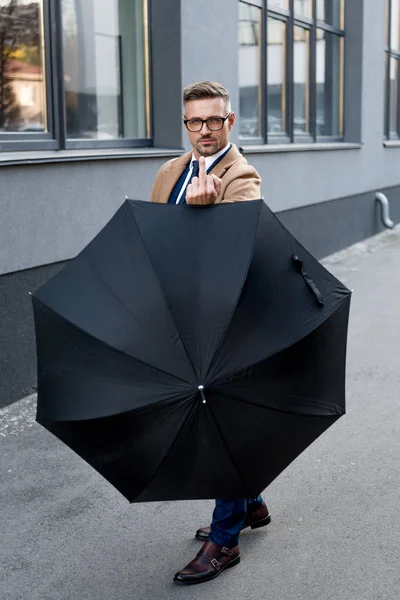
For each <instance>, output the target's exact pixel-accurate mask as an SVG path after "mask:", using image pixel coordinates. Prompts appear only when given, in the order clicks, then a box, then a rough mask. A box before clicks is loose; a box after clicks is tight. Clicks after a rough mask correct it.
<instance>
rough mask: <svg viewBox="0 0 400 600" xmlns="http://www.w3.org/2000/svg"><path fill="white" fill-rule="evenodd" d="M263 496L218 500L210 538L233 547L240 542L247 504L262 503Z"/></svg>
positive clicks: (222, 544) (219, 543) (217, 542)
mask: <svg viewBox="0 0 400 600" xmlns="http://www.w3.org/2000/svg"><path fill="white" fill-rule="evenodd" d="M262 501H263V500H262V498H261V496H258V497H257V498H252V499H246V498H238V499H236V500H220V499H218V500H216V501H215V509H214V512H213V518H212V523H211V532H210V535H209V537H208V539H209V540H210V541H211V542H214V543H215V544H218V545H219V546H226V547H227V548H233V547H234V546H237V545H238V543H239V534H240V531H241V529H242V527H243V525H244V523H245V521H246V516H247V505H248V504H252V503H253V502H257V503H259V504H261V502H262Z"/></svg>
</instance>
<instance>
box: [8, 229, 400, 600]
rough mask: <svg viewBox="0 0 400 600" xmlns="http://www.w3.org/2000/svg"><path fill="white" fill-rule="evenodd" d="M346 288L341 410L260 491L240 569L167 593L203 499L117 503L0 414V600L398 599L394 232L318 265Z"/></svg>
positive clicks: (27, 421)
mask: <svg viewBox="0 0 400 600" xmlns="http://www.w3.org/2000/svg"><path fill="white" fill-rule="evenodd" d="M323 263H324V264H325V265H326V266H327V268H328V269H329V270H331V271H332V272H333V273H334V274H335V275H336V276H337V277H338V278H339V279H341V280H342V281H343V282H344V283H345V284H346V285H347V286H348V287H349V288H350V289H354V294H353V298H352V307H351V314H350V330H349V344H348V368H347V415H346V416H344V417H343V418H341V419H340V420H339V421H338V422H337V423H336V424H335V425H334V426H333V427H331V428H330V429H329V430H328V431H327V432H326V433H325V434H324V435H322V436H321V438H319V439H318V440H317V441H316V442H315V443H314V444H313V445H312V446H311V447H310V448H308V449H307V450H306V451H305V452H304V453H303V454H302V455H301V456H300V457H299V458H298V459H297V460H296V461H295V462H294V463H292V464H291V465H290V467H289V468H288V469H287V470H286V471H285V472H284V473H283V474H282V475H280V476H279V477H278V478H277V479H276V480H275V481H274V482H273V483H272V484H271V485H270V486H269V488H268V489H267V490H266V492H265V494H264V499H265V501H266V502H267V504H268V507H269V509H270V512H271V516H272V523H271V524H270V525H269V526H268V527H265V528H262V529H259V530H255V531H250V530H246V532H244V533H243V534H242V536H241V543H240V548H241V563H240V565H238V566H237V567H235V568H233V569H231V570H228V571H226V572H224V573H222V574H221V576H220V577H218V578H217V579H216V580H214V581H211V582H208V583H204V584H202V585H199V586H190V587H179V586H178V585H177V584H174V583H173V582H172V578H173V575H174V573H175V572H176V571H177V570H179V569H181V568H182V567H183V566H184V565H185V564H186V563H187V562H189V560H191V559H192V558H193V557H194V555H195V554H196V552H197V551H198V549H199V548H200V543H199V542H198V541H196V540H195V539H194V532H195V530H196V529H197V528H198V527H200V526H203V525H207V524H208V523H209V522H210V517H211V512H212V508H213V502H211V501H201V502H200V501H198V502H163V503H153V504H136V505H135V504H133V505H129V503H128V502H127V501H126V500H125V499H124V498H123V497H122V496H120V495H119V494H118V492H117V491H116V490H114V489H113V488H112V487H111V486H110V484H108V483H107V482H106V481H105V480H103V479H102V478H101V477H100V475H98V474H97V473H96V472H95V471H94V470H92V469H91V468H90V467H89V466H88V465H87V464H86V463H84V462H83V461H82V460H81V459H80V458H79V457H77V456H76V455H75V454H74V453H73V452H72V451H71V450H69V449H68V448H67V447H66V446H64V445H63V444H62V443H61V442H59V441H58V440H57V439H56V438H54V437H53V436H52V435H51V434H50V433H48V432H47V431H45V430H44V429H43V428H42V427H40V426H39V425H38V424H36V423H35V422H34V414H35V400H36V398H35V396H34V395H33V396H30V397H28V398H26V399H24V400H22V401H20V402H17V403H16V404H14V405H11V406H9V407H7V408H5V409H2V410H0V457H1V458H0V477H1V487H0V506H1V524H0V540H1V541H0V544H1V545H0V598H1V600H153V599H154V600H167V599H171V598H174V599H176V600H180V599H181V598H182V599H183V598H187V597H190V598H191V599H193V600H197V599H200V598H204V597H207V596H208V597H210V598H213V599H214V598H221V599H224V600H227V599H228V598H234V599H235V600H256V599H257V600H258V599H262V600H399V598H400V568H399V565H400V543H399V540H400V510H399V496H400V493H399V492H400V343H399V342H400V310H399V306H400V228H399V227H397V228H396V229H395V230H394V231H390V232H389V231H387V232H384V233H383V234H380V235H379V236H376V237H375V238H371V239H370V240H366V241H364V242H361V243H359V244H357V245H356V246H354V247H352V248H350V249H347V250H344V251H342V252H339V253H338V254H336V255H334V256H332V257H329V258H327V259H325V260H324V261H323Z"/></svg>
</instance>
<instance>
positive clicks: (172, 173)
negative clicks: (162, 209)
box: [157, 152, 192, 204]
mask: <svg viewBox="0 0 400 600" xmlns="http://www.w3.org/2000/svg"><path fill="white" fill-rule="evenodd" d="M191 158H192V152H186V154H183V155H182V156H180V157H179V158H177V159H176V160H174V161H173V162H171V163H170V165H169V167H168V169H166V170H165V171H164V173H163V178H162V181H161V182H160V193H159V195H158V199H157V202H161V203H163V204H167V202H168V200H169V197H170V195H171V192H172V190H173V189H174V187H175V185H176V183H177V181H178V179H179V177H180V176H181V175H182V173H183V171H184V170H185V168H186V165H187V164H188V162H189V161H190V159H191Z"/></svg>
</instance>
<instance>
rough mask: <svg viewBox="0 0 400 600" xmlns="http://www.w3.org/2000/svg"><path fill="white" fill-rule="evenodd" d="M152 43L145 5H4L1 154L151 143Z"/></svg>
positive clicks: (106, 1)
mask: <svg viewBox="0 0 400 600" xmlns="http://www.w3.org/2000/svg"><path fill="white" fill-rule="evenodd" d="M50 23H51V24H52V26H51V27H50ZM147 37H148V34H147V0H36V1H33V0H0V150H26V149H41V148H43V149H62V148H97V147H100V148H105V147H121V146H139V145H149V142H150V115H149V104H150V103H149V73H148V71H149V68H148V41H147Z"/></svg>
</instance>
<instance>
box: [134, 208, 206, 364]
mask: <svg viewBox="0 0 400 600" xmlns="http://www.w3.org/2000/svg"><path fill="white" fill-rule="evenodd" d="M130 215H131V217H132V219H133V221H134V223H135V225H136V228H137V231H138V233H139V236H140V239H141V240H142V245H143V248H144V250H145V252H146V255H147V258H148V259H149V263H150V265H151V268H152V269H153V273H154V277H155V278H156V280H157V283H158V287H159V288H160V290H161V292H162V296H163V299H164V302H165V306H166V308H167V310H168V314H169V316H170V319H171V322H172V323H173V325H174V327H175V331H176V333H177V335H178V336H179V339H180V340H181V343H182V348H183V349H184V351H185V355H186V358H187V360H188V361H189V364H190V366H191V367H192V371H193V373H194V374H195V375H196V376H197V371H196V368H195V366H194V364H193V362H192V360H191V358H190V355H189V353H188V351H187V348H186V346H185V342H184V341H183V339H182V337H181V335H180V334H179V330H178V327H177V325H176V323H175V321H174V318H173V316H172V314H171V311H170V308H169V305H168V303H167V301H166V295H165V292H164V289H163V286H162V284H161V281H160V279H159V277H158V275H157V271H156V269H155V268H154V265H153V262H152V260H151V257H150V255H149V253H148V251H147V248H146V244H145V241H144V238H143V235H142V232H141V230H140V227H139V224H138V222H137V221H136V217H135V215H134V213H133V211H132V210H130Z"/></svg>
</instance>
